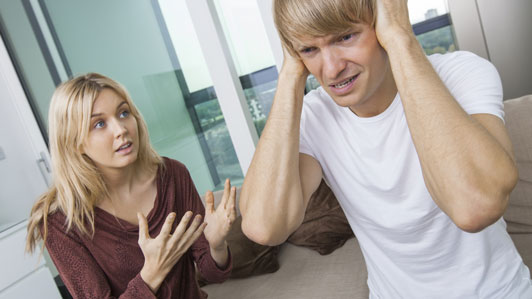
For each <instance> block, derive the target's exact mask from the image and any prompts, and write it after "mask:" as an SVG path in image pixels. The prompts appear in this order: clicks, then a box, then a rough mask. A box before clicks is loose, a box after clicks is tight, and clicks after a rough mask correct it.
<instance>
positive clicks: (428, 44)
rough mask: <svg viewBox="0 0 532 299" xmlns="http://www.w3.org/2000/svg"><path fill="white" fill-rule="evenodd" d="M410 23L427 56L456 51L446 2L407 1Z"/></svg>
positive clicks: (437, 0)
mask: <svg viewBox="0 0 532 299" xmlns="http://www.w3.org/2000/svg"><path fill="white" fill-rule="evenodd" d="M408 10H409V14H410V22H411V23H412V27H413V29H414V33H415V34H416V36H417V39H418V41H419V42H420V43H421V46H422V47H423V49H424V50H425V53H426V54H427V55H431V54H434V53H441V54H443V53H446V52H452V51H455V50H456V43H455V38H454V33H453V30H452V25H451V24H452V23H451V18H450V16H449V13H448V12H449V9H448V7H447V1H445V0H410V1H408Z"/></svg>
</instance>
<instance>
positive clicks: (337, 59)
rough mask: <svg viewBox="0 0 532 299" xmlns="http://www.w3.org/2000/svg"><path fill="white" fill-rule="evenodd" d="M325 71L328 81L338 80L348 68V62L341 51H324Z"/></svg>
mask: <svg viewBox="0 0 532 299" xmlns="http://www.w3.org/2000/svg"><path fill="white" fill-rule="evenodd" d="M322 53H323V54H322V55H323V70H324V75H325V78H326V79H329V80H335V79H337V78H338V77H339V76H340V75H341V74H342V72H343V71H344V70H345V68H346V61H345V59H344V58H343V57H342V55H341V53H339V51H335V50H334V49H326V50H323V51H322Z"/></svg>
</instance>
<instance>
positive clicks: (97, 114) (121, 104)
mask: <svg viewBox="0 0 532 299" xmlns="http://www.w3.org/2000/svg"><path fill="white" fill-rule="evenodd" d="M124 104H126V105H127V102H126V101H123V102H122V103H120V104H118V106H117V107H116V110H118V109H120V107H122V106H123V105H124ZM102 114H103V113H94V114H92V115H91V118H93V117H98V116H101V115H102Z"/></svg>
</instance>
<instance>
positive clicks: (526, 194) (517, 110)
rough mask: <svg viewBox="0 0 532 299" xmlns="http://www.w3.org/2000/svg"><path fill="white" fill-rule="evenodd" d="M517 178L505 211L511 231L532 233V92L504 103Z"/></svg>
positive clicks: (509, 230) (505, 217)
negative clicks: (517, 173) (517, 171)
mask: <svg viewBox="0 0 532 299" xmlns="http://www.w3.org/2000/svg"><path fill="white" fill-rule="evenodd" d="M504 111H505V117H504V118H505V121H506V128H507V129H508V134H509V136H510V139H511V140H512V144H513V147H514V153H515V159H516V163H517V169H518V170H519V181H518V183H517V186H516V187H515V189H514V190H513V192H512V194H511V195H510V202H509V203H508V208H507V210H506V213H505V214H504V219H505V220H506V222H507V223H508V232H510V233H532V95H527V96H524V97H521V98H517V99H512V100H507V101H505V102H504Z"/></svg>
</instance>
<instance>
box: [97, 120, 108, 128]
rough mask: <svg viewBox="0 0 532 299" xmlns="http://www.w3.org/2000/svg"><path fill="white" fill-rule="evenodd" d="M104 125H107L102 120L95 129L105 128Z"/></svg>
mask: <svg viewBox="0 0 532 299" xmlns="http://www.w3.org/2000/svg"><path fill="white" fill-rule="evenodd" d="M104 125H105V123H104V122H103V121H101V120H100V121H99V122H97V123H95V124H94V128H95V129H99V128H103V126H104Z"/></svg>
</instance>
